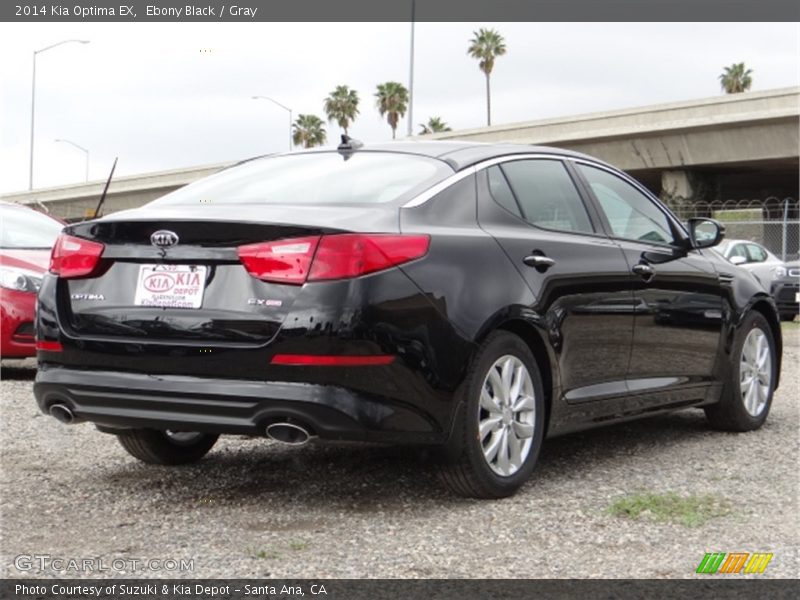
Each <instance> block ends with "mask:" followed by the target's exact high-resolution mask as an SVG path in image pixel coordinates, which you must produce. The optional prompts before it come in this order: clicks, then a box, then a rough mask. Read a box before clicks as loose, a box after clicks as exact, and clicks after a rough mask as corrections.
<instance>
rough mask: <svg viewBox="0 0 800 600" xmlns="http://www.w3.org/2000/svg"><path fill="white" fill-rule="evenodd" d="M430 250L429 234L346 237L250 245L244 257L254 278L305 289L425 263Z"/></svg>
mask: <svg viewBox="0 0 800 600" xmlns="http://www.w3.org/2000/svg"><path fill="white" fill-rule="evenodd" d="M429 246H430V237H429V236H427V235H394V234H363V233H340V234H333V235H322V236H311V237H301V238H291V239H284V240H278V241H274V242H262V243H259V244H249V245H247V246H240V247H239V248H238V253H239V260H240V261H241V262H242V264H243V265H244V267H245V268H246V269H247V272H248V273H250V274H251V275H252V276H253V277H257V278H258V279H261V280H262V281H271V282H274V283H289V284H294V285H301V284H303V283H305V282H306V281H328V280H333V279H351V278H354V277H361V276H362V275H368V274H370V273H375V272H377V271H383V270H385V269H390V268H392V267H397V266H399V265H402V264H403V263H407V262H409V261H412V260H416V259H418V258H422V257H423V256H425V255H426V254H427V253H428V247H429Z"/></svg>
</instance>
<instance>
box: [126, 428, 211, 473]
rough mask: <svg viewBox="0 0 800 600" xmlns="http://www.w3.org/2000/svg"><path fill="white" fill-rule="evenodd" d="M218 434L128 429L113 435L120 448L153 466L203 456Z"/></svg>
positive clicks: (175, 463) (193, 460)
mask: <svg viewBox="0 0 800 600" xmlns="http://www.w3.org/2000/svg"><path fill="white" fill-rule="evenodd" d="M218 437H219V436H218V435H214V434H210V433H201V432H197V431H172V430H167V431H157V430H155V429H128V430H126V431H124V432H123V433H118V434H117V439H118V440H119V443H120V444H121V445H122V447H123V448H125V450H126V451H127V452H128V454H130V455H131V456H133V457H134V458H138V459H139V460H141V461H143V462H146V463H149V464H154V465H182V464H187V463H193V462H196V461H198V460H200V459H201V458H203V457H204V456H205V455H206V454H208V451H209V450H211V448H212V447H213V446H214V444H215V443H216V441H217V438H218Z"/></svg>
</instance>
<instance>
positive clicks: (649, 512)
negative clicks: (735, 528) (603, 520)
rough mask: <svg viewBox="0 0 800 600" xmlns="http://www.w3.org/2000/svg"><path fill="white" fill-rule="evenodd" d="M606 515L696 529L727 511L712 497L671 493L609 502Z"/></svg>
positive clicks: (649, 494)
mask: <svg viewBox="0 0 800 600" xmlns="http://www.w3.org/2000/svg"><path fill="white" fill-rule="evenodd" d="M607 512H608V513H609V514H611V515H614V516H617V517H627V518H629V519H639V518H640V517H644V518H648V519H651V520H653V521H658V522H662V523H663V522H668V523H679V524H681V525H685V526H686V527H697V526H698V525H702V524H703V523H705V522H706V521H708V520H709V519H713V518H714V517H721V516H724V515H727V514H728V513H729V512H730V509H729V508H728V505H727V503H726V502H725V501H724V500H721V499H719V498H715V497H714V496H687V497H681V496H678V495H677V494H676V493H674V492H667V493H666V494H653V493H642V494H632V495H630V496H625V497H624V498H620V499H618V500H615V501H614V502H612V503H611V505H610V506H609V507H608V510H607Z"/></svg>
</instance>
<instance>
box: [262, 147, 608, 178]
mask: <svg viewBox="0 0 800 600" xmlns="http://www.w3.org/2000/svg"><path fill="white" fill-rule="evenodd" d="M332 151H335V150H332V149H331V148H324V149H323V148H320V149H311V150H304V151H301V152H293V154H301V153H316V152H332ZM353 152H394V153H398V154H416V155H418V156H428V157H430V158H437V159H439V160H442V161H445V162H446V163H448V164H449V165H450V166H451V167H452V168H453V169H454V170H456V171H461V170H462V169H466V168H467V167H471V166H472V165H474V164H477V163H479V162H483V161H485V160H490V159H492V158H498V157H501V156H512V155H514V154H552V155H556V156H565V157H571V158H581V159H584V160H589V161H592V162H594V163H597V164H602V165H607V163H604V162H603V161H601V160H598V159H596V158H594V157H593V156H589V155H587V154H581V153H580V152H573V151H572V150H564V149H563V148H553V147H550V146H534V145H531V144H511V143H502V144H489V143H485V142H464V141H451V140H442V141H439V140H425V141H422V140H420V141H417V140H409V141H405V140H404V141H398V142H385V143H380V144H365V145H364V146H362V147H361V148H358V149H357V150H354V151H353ZM272 156H274V155H272ZM607 166H611V165H607Z"/></svg>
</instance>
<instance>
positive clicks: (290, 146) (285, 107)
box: [253, 96, 293, 152]
mask: <svg viewBox="0 0 800 600" xmlns="http://www.w3.org/2000/svg"><path fill="white" fill-rule="evenodd" d="M253 100H269V101H270V102H272V103H273V104H275V105H277V106H280V107H281V108H282V109H283V110H286V111H289V152H291V151H292V120H293V117H292V109H291V108H289V107H288V106H284V105H283V104H281V103H280V102H278V101H277V100H273V99H272V98H270V97H269V96H253Z"/></svg>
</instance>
